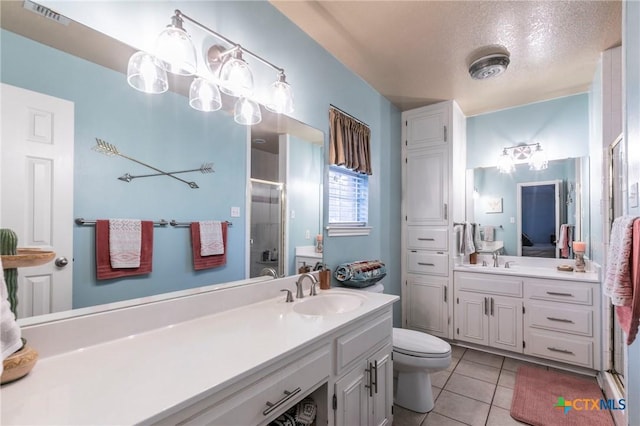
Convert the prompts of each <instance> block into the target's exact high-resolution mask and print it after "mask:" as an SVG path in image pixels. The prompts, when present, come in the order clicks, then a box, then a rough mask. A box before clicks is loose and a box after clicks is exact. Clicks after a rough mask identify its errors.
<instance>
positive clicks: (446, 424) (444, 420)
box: [422, 411, 465, 426]
mask: <svg viewBox="0 0 640 426" xmlns="http://www.w3.org/2000/svg"><path fill="white" fill-rule="evenodd" d="M422 426H465V423H460V422H459V421H457V420H453V419H450V418H449V417H445V416H443V415H442V414H438V413H434V412H433V411H432V412H431V413H429V415H428V416H427V418H426V419H424V422H422Z"/></svg>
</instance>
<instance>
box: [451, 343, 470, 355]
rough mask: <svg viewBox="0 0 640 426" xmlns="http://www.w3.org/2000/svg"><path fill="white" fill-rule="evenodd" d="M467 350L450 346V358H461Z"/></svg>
mask: <svg viewBox="0 0 640 426" xmlns="http://www.w3.org/2000/svg"><path fill="white" fill-rule="evenodd" d="M466 350H467V348H463V347H462V346H456V345H451V357H452V358H462V356H463V355H464V353H465V352H466Z"/></svg>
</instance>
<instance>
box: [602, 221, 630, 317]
mask: <svg viewBox="0 0 640 426" xmlns="http://www.w3.org/2000/svg"><path fill="white" fill-rule="evenodd" d="M634 220H635V218H634V217H631V216H620V217H618V218H616V219H615V220H614V221H613V225H612V226H611V239H610V242H609V252H608V256H607V270H606V273H605V277H604V286H603V289H602V291H603V293H604V295H605V296H609V297H610V298H611V304H612V305H614V306H631V299H632V294H633V287H632V285H631V248H632V242H633V222H634Z"/></svg>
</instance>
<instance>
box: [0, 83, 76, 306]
mask: <svg viewBox="0 0 640 426" xmlns="http://www.w3.org/2000/svg"><path fill="white" fill-rule="evenodd" d="M1 90H2V91H1V93H0V97H1V98H2V109H1V112H0V115H1V119H2V137H1V139H0V160H1V165H2V170H1V172H0V180H1V182H0V227H2V228H9V229H12V230H14V231H15V232H16V233H17V234H18V246H19V247H38V248H42V249H44V250H53V251H55V252H56V260H55V261H53V262H49V263H47V264H45V265H42V266H37V267H29V268H20V269H19V270H18V318H24V317H29V316H33V315H41V314H46V313H51V312H59V311H65V310H69V309H71V307H72V288H73V284H72V283H73V277H72V274H73V266H72V264H71V263H72V260H73V145H74V105H73V102H69V101H66V100H63V99H58V98H54V97H52V96H47V95H43V94H41V93H37V92H32V91H30V90H25V89H21V88H18V87H14V86H10V85H7V84H2V87H1ZM63 259H66V261H67V262H68V264H67V265H66V266H65V265H64V263H65V260H63ZM56 264H58V265H60V266H56Z"/></svg>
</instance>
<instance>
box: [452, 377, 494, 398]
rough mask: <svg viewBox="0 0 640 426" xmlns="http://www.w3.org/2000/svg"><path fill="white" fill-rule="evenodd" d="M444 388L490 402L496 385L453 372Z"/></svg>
mask: <svg viewBox="0 0 640 426" xmlns="http://www.w3.org/2000/svg"><path fill="white" fill-rule="evenodd" d="M444 389H445V390H448V391H450V392H454V393H457V394H459V395H464V396H468V397H469V398H473V399H477V400H478V401H482V402H486V403H487V404H491V400H492V399H493V393H494V391H495V389H496V385H494V384H491V383H488V382H483V381H482V380H478V379H474V378H473V377H467V376H463V375H461V374H456V373H454V374H452V375H451V377H450V378H449V381H448V382H447V385H446V386H445V387H444Z"/></svg>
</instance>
